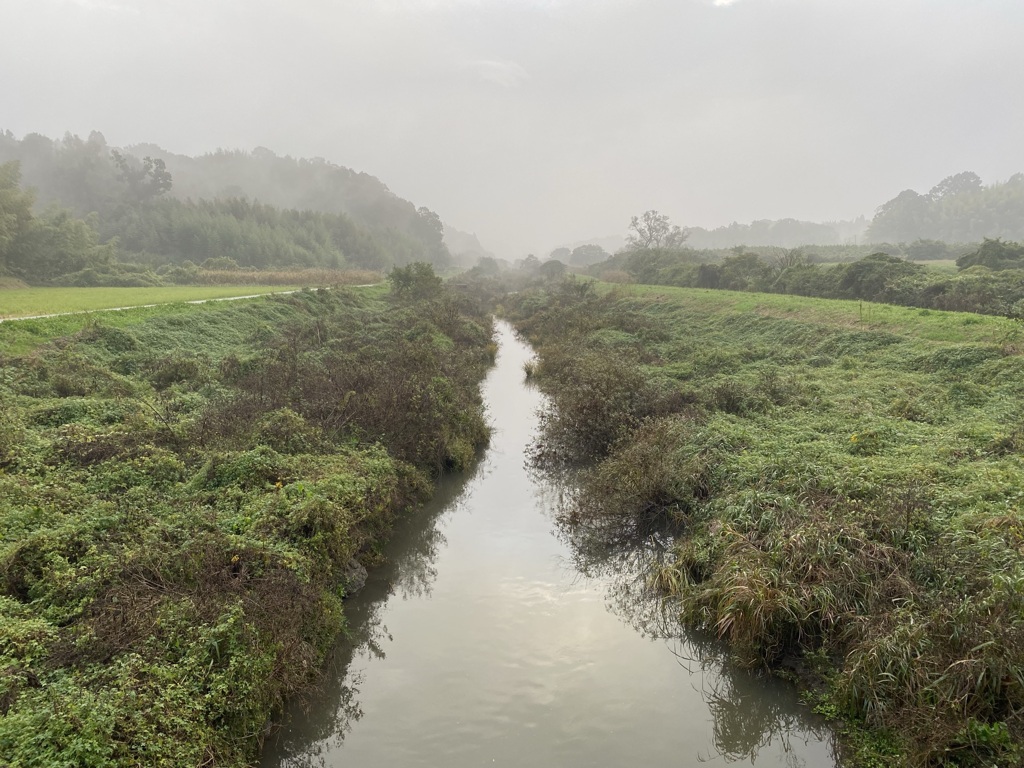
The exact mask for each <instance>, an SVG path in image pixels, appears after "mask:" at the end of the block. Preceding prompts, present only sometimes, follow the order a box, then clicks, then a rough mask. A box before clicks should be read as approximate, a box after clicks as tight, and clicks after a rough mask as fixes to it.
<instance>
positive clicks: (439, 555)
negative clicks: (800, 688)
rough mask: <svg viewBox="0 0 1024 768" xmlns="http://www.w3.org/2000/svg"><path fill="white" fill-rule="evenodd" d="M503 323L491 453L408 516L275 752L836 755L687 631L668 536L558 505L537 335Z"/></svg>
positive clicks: (325, 759) (776, 697)
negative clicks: (608, 530) (539, 417)
mask: <svg viewBox="0 0 1024 768" xmlns="http://www.w3.org/2000/svg"><path fill="white" fill-rule="evenodd" d="M502 342H503V343H502V351H501V353H500V355H499V362H498V367H497V369H496V370H495V371H494V372H493V373H492V374H491V376H490V377H489V379H488V382H487V386H486V387H485V396H486V399H487V402H488V404H489V408H490V412H491V414H492V418H493V419H494V424H495V436H494V440H493V441H492V445H491V448H490V449H489V451H488V453H487V456H486V457H485V459H484V460H483V461H482V462H481V464H480V465H479V467H478V468H477V470H476V472H474V473H473V474H471V475H468V476H462V477H454V478H449V479H448V480H447V481H446V482H445V483H444V484H443V486H442V488H441V489H440V491H439V493H438V496H437V498H436V499H435V500H434V502H433V503H432V504H431V505H429V506H428V507H427V508H426V509H424V510H422V511H421V512H420V513H418V514H417V515H415V516H414V517H412V518H410V519H408V520H406V521H405V522H404V523H403V524H401V525H400V526H399V527H398V529H397V530H396V531H395V536H394V538H393V539H392V541H391V544H390V545H389V547H388V549H387V552H386V555H387V559H388V564H387V565H385V566H383V567H382V568H379V569H377V570H375V571H374V572H372V573H371V576H370V579H369V580H368V581H367V584H366V586H365V587H364V589H363V591H362V592H361V593H360V594H358V595H356V596H355V597H354V598H353V599H352V600H351V601H350V602H349V603H348V616H349V622H350V623H349V634H348V637H347V638H346V639H345V640H344V641H343V642H342V643H340V644H339V646H338V648H337V650H336V653H335V654H334V655H333V657H332V659H331V665H330V668H329V669H328V672H327V674H326V677H325V682H324V685H323V686H322V688H321V690H320V691H319V693H318V694H317V695H316V696H313V697H311V698H310V699H309V700H308V701H307V702H306V706H305V707H302V708H300V707H295V708H293V709H292V710H291V715H292V723H291V724H290V725H289V726H288V727H286V728H285V729H283V730H282V731H281V732H280V733H279V734H278V735H277V736H276V737H275V738H274V739H272V740H270V742H269V743H268V744H267V749H266V753H265V758H264V760H263V765H264V766H290V767H299V766H301V767H302V768H307V767H308V768H313V767H314V766H324V767H326V766H342V765H359V766H361V767H365V766H387V767H388V768H397V767H398V766H414V765H415V766H440V765H443V766H445V768H461V767H462V766H466V767H467V768H468V767H469V766H479V765H484V764H487V765H490V764H496V765H500V764H502V763H504V764H505V765H514V766H522V765H536V766H559V767H560V768H562V767H564V768H584V766H586V767H587V768H590V766H594V765H625V764H633V763H639V764H643V763H650V764H657V765H669V764H671V765H699V764H702V763H711V764H718V765H722V764H726V763H731V762H741V763H747V764H753V763H754V761H755V760H756V761H757V765H758V766H759V767H760V766H797V765H801V764H806V765H813V766H827V765H832V764H833V763H834V760H833V758H832V756H831V747H830V742H829V737H828V733H827V731H825V730H824V729H823V728H822V727H821V725H820V723H818V722H816V721H815V720H813V718H811V717H810V716H809V715H808V713H807V711H806V709H805V708H803V707H801V706H800V705H799V703H798V702H797V701H796V698H795V695H794V693H793V691H792V690H791V689H790V688H788V687H786V686H783V685H781V684H778V683H777V682H775V681H771V680H763V679H760V678H758V677H757V676H756V675H752V674H750V673H748V672H745V671H743V670H739V669H736V668H734V667H732V666H730V665H729V664H728V663H727V660H726V655H725V654H724V652H723V649H722V647H721V646H720V645H719V644H718V643H717V642H715V641H714V639H713V638H705V637H701V636H699V635H690V634H686V635H684V634H681V632H680V630H679V626H678V623H677V622H675V620H674V616H673V612H672V610H671V608H670V607H669V608H666V607H665V605H664V604H663V603H662V602H660V601H658V600H657V599H655V596H654V595H653V594H652V593H651V592H650V591H649V590H648V588H647V584H648V581H649V580H648V575H649V574H650V573H651V571H652V569H653V568H655V567H657V565H658V564H659V563H660V562H661V559H662V558H663V557H664V556H665V555H666V543H667V539H666V537H665V536H664V535H662V534H661V533H660V532H658V531H645V532H642V533H643V536H641V538H640V540H639V542H638V541H636V540H627V539H626V538H624V539H622V540H621V541H616V542H614V546H610V547H609V546H599V545H598V539H597V538H596V537H590V536H588V535H587V532H586V531H584V530H581V529H576V530H569V529H566V528H562V527H559V526H558V525H557V524H556V522H555V521H556V520H557V519H558V518H559V516H558V509H559V507H560V505H564V504H565V503H566V502H567V500H571V498H572V490H571V488H572V485H571V483H565V482H562V483H559V482H553V481H552V480H551V478H542V477H538V476H536V475H535V474H531V473H529V472H527V470H526V469H525V467H524V463H525V452H526V447H527V445H528V443H529V441H530V438H531V435H532V431H533V429H534V425H535V424H536V419H535V412H536V409H537V407H538V406H539V404H540V395H539V394H538V393H537V392H536V391H533V390H530V389H528V388H527V387H524V386H523V383H522V362H523V360H525V359H526V358H527V357H528V356H529V350H528V349H526V348H525V347H523V346H522V345H521V344H519V343H518V342H517V341H516V340H515V339H513V338H512V335H511V333H510V332H509V330H508V329H507V328H506V329H505V330H504V331H503V339H502ZM553 534H554V535H553ZM637 544H639V546H637ZM389 627H390V628H389Z"/></svg>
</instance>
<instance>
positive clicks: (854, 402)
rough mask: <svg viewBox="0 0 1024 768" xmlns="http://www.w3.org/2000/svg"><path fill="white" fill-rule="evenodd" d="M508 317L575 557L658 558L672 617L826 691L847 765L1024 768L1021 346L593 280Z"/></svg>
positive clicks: (896, 318) (932, 318) (958, 319)
mask: <svg viewBox="0 0 1024 768" xmlns="http://www.w3.org/2000/svg"><path fill="white" fill-rule="evenodd" d="M504 302H505V308H506V312H507V313H508V314H509V316H510V317H511V319H513V321H514V322H515V323H516V324H517V327H518V328H519V329H520V330H521V331H522V332H523V333H525V334H526V335H527V336H528V337H529V338H530V339H531V340H532V341H534V343H535V344H536V345H537V348H538V351H539V354H540V364H539V366H537V367H536V368H534V369H533V370H532V371H530V372H529V373H530V374H531V375H532V376H533V377H534V378H535V379H536V380H537V381H538V382H539V383H540V385H541V386H542V387H543V388H544V389H545V390H546V391H547V392H548V393H549V394H550V397H551V407H550V409H549V410H548V412H547V413H546V414H545V415H544V422H545V429H544V432H543V435H542V437H541V438H540V439H539V440H538V442H537V444H536V446H535V459H536V461H537V462H538V464H539V465H541V466H543V467H547V468H551V469H557V468H562V469H565V468H568V469H571V470H572V471H573V472H574V473H575V474H574V475H573V476H574V477H575V478H576V483H575V487H576V492H575V493H573V494H570V495H569V497H568V498H567V500H566V503H565V508H564V509H563V511H562V517H563V522H564V523H565V524H566V525H567V526H569V529H570V530H571V531H572V532H573V536H574V539H575V540H576V541H578V542H588V541H591V542H595V543H596V544H599V545H601V546H608V545H614V546H616V547H622V548H626V549H630V548H637V549H639V548H641V547H642V548H645V549H650V548H651V547H652V546H653V545H654V544H657V543H660V544H661V547H662V550H663V551H662V554H661V557H660V559H657V560H656V561H655V564H654V565H653V566H652V569H651V572H650V574H649V585H650V586H651V588H652V589H654V590H656V591H658V592H660V593H661V594H662V595H663V597H664V599H665V605H666V607H667V608H668V609H669V610H674V611H676V612H677V613H678V616H679V619H680V621H682V622H683V623H684V624H687V625H690V626H695V627H700V628H703V629H706V630H710V631H713V632H715V633H716V634H717V635H718V636H720V637H722V638H724V639H726V640H727V641H728V642H729V644H730V647H731V649H732V651H733V653H734V655H735V657H736V658H737V659H738V660H740V661H741V662H742V663H746V664H749V665H754V666H764V667H767V668H770V669H773V670H776V671H777V672H779V673H781V674H786V675H790V676H793V677H794V679H797V680H798V681H800V682H802V683H803V684H804V685H805V686H807V688H808V691H809V694H808V695H809V696H810V697H811V698H812V699H813V700H814V701H815V703H816V705H817V707H818V708H819V710H820V711H822V712H824V713H826V714H828V715H830V716H832V717H834V718H837V719H839V720H841V721H842V728H843V729H844V730H845V733H846V737H845V742H846V747H847V750H846V753H845V756H846V758H847V761H848V762H849V763H851V764H853V765H865V766H866V765H893V764H920V765H936V764H944V765H957V766H990V765H1011V764H1014V765H1016V764H1019V761H1020V760H1021V759H1022V757H1024V514H1022V507H1021V500H1022V498H1024V490H1022V489H1024V422H1022V421H1021V413H1024V384H1022V382H1024V356H1022V354H1021V353H1022V350H1024V346H1022V340H1021V339H1022V337H1021V329H1020V326H1019V324H1018V323H1017V322H1014V321H1012V320H1007V319H1002V318H994V317H982V316H978V315H970V314H959V313H942V312H934V311H930V310H917V309H905V308H898V307H890V306H878V305H871V304H868V305H865V304H862V303H859V302H833V301H823V300H815V299H799V298H793V297H782V296H771V295H763V294H735V293H723V292H717V291H706V290H693V289H676V288H649V287H646V288H628V289H621V288H620V289H616V290H610V289H604V290H603V291H596V290H595V288H594V286H593V285H592V284H588V283H581V282H578V281H566V282H562V283H560V284H549V285H548V286H547V287H540V288H535V289H533V290H526V291H520V292H518V293H516V294H512V295H509V296H507V297H506V298H505V299H504Z"/></svg>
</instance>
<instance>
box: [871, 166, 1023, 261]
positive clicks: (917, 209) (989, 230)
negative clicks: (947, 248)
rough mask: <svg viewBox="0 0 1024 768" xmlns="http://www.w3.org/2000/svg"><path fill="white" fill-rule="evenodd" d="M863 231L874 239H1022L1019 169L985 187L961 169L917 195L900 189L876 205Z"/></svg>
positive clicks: (969, 173)
mask: <svg viewBox="0 0 1024 768" xmlns="http://www.w3.org/2000/svg"><path fill="white" fill-rule="evenodd" d="M867 234H868V238H869V240H871V241H873V242H876V243H878V242H885V241H891V242H910V241H911V240H917V239H918V238H933V239H935V240H944V241H946V242H949V243H969V242H977V241H979V240H981V239H982V238H986V237H988V238H997V237H1002V238H1010V239H1014V240H1020V239H1024V173H1017V174H1014V175H1013V176H1011V177H1010V178H1009V180H1007V181H1006V182H1004V183H1002V184H991V185H989V186H987V187H986V186H984V185H983V184H982V183H981V179H980V178H979V177H978V175H977V174H975V173H972V172H970V171H964V172H963V173H958V174H956V175H954V176H948V177H946V178H945V179H943V180H942V181H940V182H939V183H938V184H936V185H935V186H934V187H932V188H931V190H929V191H928V192H927V193H926V194H923V195H922V194H918V193H917V192H915V191H914V190H912V189H907V190H904V191H903V192H900V194H898V195H897V196H896V197H894V198H893V199H892V200H890V201H888V202H887V203H884V204H882V205H881V206H879V208H878V211H877V212H876V213H875V217H874V219H872V221H871V226H870V227H868V232H867Z"/></svg>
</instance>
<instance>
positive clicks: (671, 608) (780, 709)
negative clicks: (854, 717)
mask: <svg viewBox="0 0 1024 768" xmlns="http://www.w3.org/2000/svg"><path fill="white" fill-rule="evenodd" d="M530 474H531V477H532V479H533V482H534V484H535V486H536V488H537V498H538V506H539V507H540V508H541V509H543V510H546V511H547V512H548V514H549V515H550V516H551V520H552V526H553V529H554V531H555V535H556V536H557V537H558V538H559V540H561V541H562V542H563V543H564V544H565V545H566V550H567V552H568V554H567V557H566V570H567V571H569V572H572V573H575V574H578V575H579V576H580V577H582V578H585V579H588V580H591V581H597V582H599V583H601V584H602V585H603V587H604V591H605V598H606V606H607V608H608V610H609V611H610V612H612V613H613V614H615V615H616V616H618V617H619V618H620V619H622V621H623V622H624V623H626V624H627V625H628V626H629V627H631V628H632V629H633V630H634V631H636V632H637V633H639V634H640V635H641V636H642V637H645V638H648V639H651V640H657V641H662V642H664V644H665V646H666V648H667V650H668V651H669V652H670V653H671V654H672V655H673V656H675V657H676V659H677V660H678V663H679V665H680V666H681V667H683V668H684V669H685V670H686V671H687V673H688V674H689V677H690V680H691V682H692V683H693V685H694V690H696V691H698V692H699V693H700V695H701V698H702V699H703V701H704V703H705V704H706V706H707V708H708V710H709V712H710V714H711V715H712V738H713V746H714V748H715V750H716V751H715V752H707V753H704V754H700V755H699V756H698V757H699V759H700V761H701V762H705V761H711V760H713V759H716V758H720V759H722V760H724V761H726V762H729V763H734V762H749V763H751V764H753V763H755V762H756V760H757V758H758V757H759V756H760V754H761V752H762V750H764V749H765V748H768V747H774V748H775V749H776V750H777V753H778V757H779V760H778V762H779V764H781V765H786V766H793V768H797V767H798V766H805V765H808V763H807V760H806V759H805V757H804V756H803V753H804V752H805V748H806V747H807V745H808V744H809V743H810V742H811V741H818V742H822V743H827V744H828V745H829V752H830V759H831V760H832V761H833V762H835V761H836V760H837V759H838V758H837V755H836V749H837V746H836V744H835V742H834V739H833V734H832V732H831V729H829V728H828V727H827V725H826V724H825V722H824V721H823V719H822V718H820V717H817V716H815V715H814V714H813V713H811V712H809V711H808V710H807V709H806V708H804V707H799V706H794V692H793V690H792V688H791V687H790V686H789V685H788V684H786V683H784V682H783V681H780V680H778V679H775V678H772V677H771V676H769V675H766V674H764V673H759V672H755V671H751V670H747V669H743V668H741V667H739V666H737V665H736V664H734V663H732V662H731V661H730V659H729V655H728V649H727V647H726V646H725V644H724V643H722V642H721V641H720V640H718V639H717V638H716V637H714V636H713V635H711V634H710V633H706V632H700V631H695V630H684V628H683V627H682V626H681V625H680V623H679V621H678V610H677V609H676V606H675V605H674V603H673V601H672V600H670V599H665V597H664V595H663V594H662V593H660V592H659V591H658V590H656V589H654V588H653V587H652V584H653V583H655V577H656V575H657V574H658V573H659V572H660V570H661V569H662V567H663V566H664V565H666V559H667V558H668V557H669V554H670V551H671V545H672V541H673V538H674V536H675V534H677V533H679V532H678V531H674V530H668V529H665V528H661V529H654V528H649V529H645V530H638V529H636V528H631V527H626V528H623V527H618V528H617V529H613V528H610V527H609V526H607V525H597V526H591V525H586V524H578V523H570V522H569V521H570V520H572V519H573V515H572V514H571V511H572V509H573V505H574V504H575V502H576V492H575V490H574V486H573V476H572V473H571V471H566V470H561V471H557V472H544V471H541V470H538V469H536V468H535V467H532V466H531V467H530Z"/></svg>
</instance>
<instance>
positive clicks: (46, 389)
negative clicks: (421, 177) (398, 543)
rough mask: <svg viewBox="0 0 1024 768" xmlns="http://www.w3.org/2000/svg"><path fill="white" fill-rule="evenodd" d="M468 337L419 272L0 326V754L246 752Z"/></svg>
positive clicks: (445, 452)
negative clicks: (393, 282)
mask: <svg viewBox="0 0 1024 768" xmlns="http://www.w3.org/2000/svg"><path fill="white" fill-rule="evenodd" d="M493 354H494V347H493V343H492V341H491V327H490V320H489V318H488V317H487V316H485V315H484V314H482V313H481V312H479V311H478V310H477V309H476V308H475V306H474V305H473V304H472V303H469V302H466V301H464V300H461V299H459V298H457V297H454V296H452V295H449V294H447V293H446V292H445V291H444V290H442V289H439V290H438V291H436V292H434V293H433V295H432V297H431V299H430V300H429V301H426V300H414V299H411V298H406V297H389V296H388V295H386V294H385V292H384V291H383V290H382V289H376V290H370V291H361V292H358V293H357V292H354V291H347V290H338V291H325V290H320V291H303V292H300V293H296V294H293V295H289V296H278V297H272V298H267V299H262V300H254V301H247V302H223V303H218V304H204V305H197V306H188V305H180V304H179V305H173V306H170V307H162V308H154V309H145V310H132V311H128V312H121V313H109V314H103V315H77V316H73V317H65V318H53V319H47V320H29V321H22V322H17V323H4V324H0V362H2V367H0V713H2V716H0V755H3V760H2V762H3V763H4V764H5V765H12V766H57V765H67V766H72V765H73V766H122V765H147V766H182V765H208V766H212V765H224V766H231V765H239V766H240V765H247V764H249V763H250V762H251V760H252V759H253V757H254V755H255V754H256V751H257V749H258V747H259V744H260V743H261V741H262V739H263V736H264V735H265V734H266V733H267V732H268V729H269V727H270V723H271V722H272V720H271V718H272V717H273V716H274V715H275V713H277V712H279V711H280V707H281V703H282V701H283V700H284V698H286V697H288V696H292V695H295V694H296V693H298V692H300V691H302V690H303V688H304V687H305V686H308V685H309V684H310V683H311V682H312V681H314V680H315V679H316V677H317V675H318V674H319V671H320V669H321V662H322V660H323V658H324V654H325V652H326V651H327V650H328V649H329V647H330V645H331V644H332V642H333V640H334V639H335V637H336V635H337V634H338V632H339V631H341V630H342V629H343V627H344V622H345V618H344V614H345V610H344V605H343V602H342V600H343V598H344V597H345V595H346V594H347V593H348V592H349V591H350V590H351V589H353V588H356V587H357V586H358V584H359V583H360V581H361V574H363V575H365V574H364V573H363V567H364V566H366V565H372V564H373V563H374V562H375V561H376V560H377V559H379V557H380V554H379V553H380V545H381V543H382V541H383V540H384V539H385V537H386V536H387V535H388V531H389V528H390V525H391V523H392V521H393V520H394V518H395V516H396V515H398V514H401V513H402V512H403V511H404V510H406V509H407V508H408V507H409V506H410V505H412V504H414V503H417V502H418V501H419V500H421V499H423V498H424V497H425V495H426V494H427V493H428V492H429V490H430V487H431V478H433V477H436V476H437V475H438V474H439V473H441V472H443V471H446V470H448V469H458V468H462V467H465V466H467V465H468V464H469V463H470V462H472V461H474V459H475V455H476V452H477V450H478V449H479V448H480V447H481V446H482V445H483V444H484V443H485V442H486V440H487V437H488V430H487V427H486V425H485V422H484V420H483V413H482V404H481V402H480V398H479V393H478V382H479V380H480V377H481V376H482V375H483V372H484V371H485V369H486V368H487V366H488V365H489V364H490V361H491V360H492V359H493Z"/></svg>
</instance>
